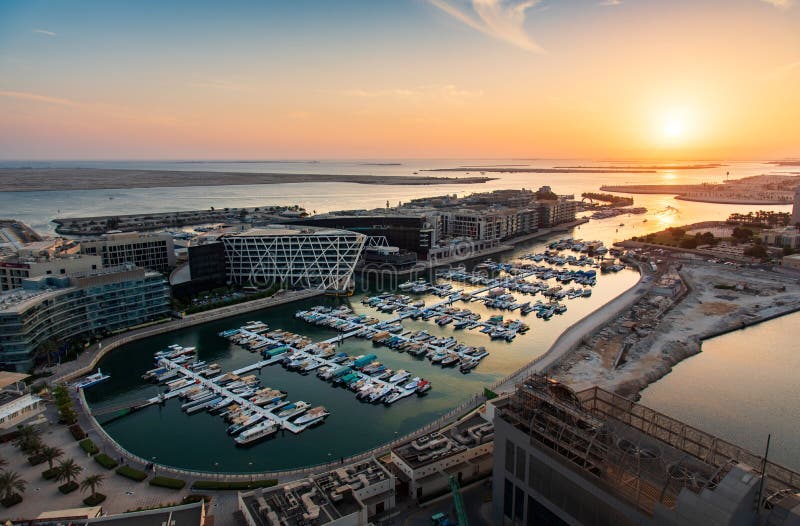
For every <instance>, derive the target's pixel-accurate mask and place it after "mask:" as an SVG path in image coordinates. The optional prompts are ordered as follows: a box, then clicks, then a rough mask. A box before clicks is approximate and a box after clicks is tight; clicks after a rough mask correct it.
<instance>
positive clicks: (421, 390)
mask: <svg viewBox="0 0 800 526" xmlns="http://www.w3.org/2000/svg"><path fill="white" fill-rule="evenodd" d="M430 389H431V383H430V382H429V381H428V380H420V382H419V385H417V394H418V395H422V394H425V393H427V392H428V391H430Z"/></svg>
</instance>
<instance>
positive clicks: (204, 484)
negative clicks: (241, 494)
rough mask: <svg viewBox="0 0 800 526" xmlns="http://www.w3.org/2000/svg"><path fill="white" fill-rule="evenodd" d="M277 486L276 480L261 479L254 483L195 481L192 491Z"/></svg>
mask: <svg viewBox="0 0 800 526" xmlns="http://www.w3.org/2000/svg"><path fill="white" fill-rule="evenodd" d="M276 484H278V481H277V480H276V479H262V480H254V481H252V482H251V481H247V480H242V481H235V482H221V481H216V480H196V481H195V482H194V484H192V489H221V490H225V489H230V490H242V489H250V488H271V487H272V486H275V485H276Z"/></svg>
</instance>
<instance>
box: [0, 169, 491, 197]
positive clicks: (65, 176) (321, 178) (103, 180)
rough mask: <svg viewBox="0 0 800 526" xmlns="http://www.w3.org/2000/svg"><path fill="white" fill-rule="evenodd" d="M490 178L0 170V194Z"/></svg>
mask: <svg viewBox="0 0 800 526" xmlns="http://www.w3.org/2000/svg"><path fill="white" fill-rule="evenodd" d="M492 179H493V178H491V177H430V176H424V175H422V176H420V175H409V176H385V175H326V174H285V173H284V174H282V173H243V172H198V171H188V170H187V171H169V170H113V169H100V168H36V169H18V168H0V192H31V191H44V190H95V189H112V188H155V187H181V186H223V185H224V186H228V185H252V184H279V183H358V184H383V185H431V184H477V183H485V182H487V181H491V180H492Z"/></svg>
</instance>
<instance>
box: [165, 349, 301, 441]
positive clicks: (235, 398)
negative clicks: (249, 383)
mask: <svg viewBox="0 0 800 526" xmlns="http://www.w3.org/2000/svg"><path fill="white" fill-rule="evenodd" d="M159 365H162V366H164V367H167V368H169V369H172V370H176V371H178V373H179V374H180V375H181V376H183V377H184V378H187V379H190V380H193V383H192V384H190V385H191V386H196V385H199V386H202V387H205V388H206V389H208V390H209V391H211V392H212V393H214V394H217V395H219V396H222V397H224V398H229V399H230V400H231V403H237V404H239V406H240V407H245V408H247V409H248V410H249V411H250V412H252V413H255V414H258V415H260V416H261V417H262V418H265V419H267V420H270V421H272V422H274V423H275V424H276V425H278V426H279V428H281V429H288V430H289V431H291V432H292V433H294V434H298V433H300V432H302V431H304V430H305V429H306V428H308V427H309V426H308V425H304V426H303V425H297V424H294V423H293V422H291V421H290V419H289V418H281V417H279V416H277V415H276V414H274V413H272V412H271V411H270V410H268V409H265V408H263V407H261V406H260V405H257V404H254V403H253V402H251V401H250V400H248V399H247V398H244V397H242V396H240V395H238V394H236V393H234V392H232V391H230V390H229V389H226V388H225V387H224V386H221V385H219V384H218V383H216V382H215V381H214V380H217V379H219V378H220V377H218V378H215V379H208V378H205V377H204V376H202V375H200V374H197V373H195V372H194V371H191V370H189V369H188V368H186V367H184V366H183V365H181V364H177V363H175V362H174V361H172V360H170V359H168V358H161V359H160V360H159ZM284 405H285V404H284ZM278 407H280V406H278ZM274 409H277V407H276V408H274Z"/></svg>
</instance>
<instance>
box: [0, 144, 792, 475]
mask: <svg viewBox="0 0 800 526" xmlns="http://www.w3.org/2000/svg"><path fill="white" fill-rule="evenodd" d="M698 162H702V161H698ZM612 164H613V166H620V165H621V163H620V162H619V161H614V162H613V163H611V162H609V161H602V160H586V159H581V160H575V159H436V160H429V159H416V160H408V159H399V160H394V159H380V160H373V159H365V160H314V161H304V160H300V161H191V160H181V161H150V162H142V161H136V162H133V161H131V162H120V161H113V162H112V161H92V162H77V161H70V162H30V161H25V162H2V163H0V167H22V166H25V167H32V168H37V167H94V168H130V169H159V170H176V171H193V170H196V171H219V172H269V173H284V174H286V183H285V184H276V185H243V186H225V185H220V186H204V187H181V188H143V189H125V190H73V191H58V192H6V193H0V217H3V218H14V219H19V220H22V221H24V222H26V223H28V224H29V225H31V226H32V227H33V228H35V229H36V230H37V231H40V232H43V233H49V234H53V233H54V228H55V225H54V224H53V223H52V220H53V219H56V218H65V217H86V216H92V215H106V214H126V213H142V212H164V211H172V210H199V209H208V208H210V207H212V206H213V207H215V208H223V207H231V208H233V207H253V206H264V205H300V206H302V207H304V208H305V209H306V210H307V211H308V212H309V213H323V212H329V211H332V210H352V209H364V208H366V209H371V208H384V207H386V206H395V205H397V204H398V203H402V202H407V201H409V200H411V199H415V198H420V197H427V196H433V195H453V194H455V195H458V196H464V195H468V194H470V193H473V192H484V191H491V190H497V189H509V188H531V189H537V188H539V187H541V186H550V187H551V188H552V189H553V191H555V192H556V193H558V194H574V195H575V196H576V197H578V198H579V197H580V194H581V193H583V192H594V191H598V189H599V188H600V186H602V185H604V184H691V183H703V182H709V183H719V182H722V181H724V180H725V179H726V178H731V179H733V178H741V177H746V176H751V175H760V174H765V173H779V172H780V171H781V170H780V168H779V167H776V166H774V165H770V164H768V163H767V162H756V161H751V162H721V163H720V164H721V165H722V166H718V167H713V168H704V169H676V168H662V169H658V170H656V171H655V172H654V173H605V174H598V173H576V172H563V173H546V174H540V173H493V172H488V171H487V172H486V173H485V175H486V176H488V177H494V178H495V179H494V180H492V181H489V182H487V183H483V184H459V183H456V184H447V185H424V186H406V185H403V186H392V185H362V184H354V183H337V182H331V183H292V182H291V180H292V174H308V173H318V174H328V175H337V174H361V175H370V174H373V175H390V176H392V175H394V176H402V175H412V174H414V173H415V172H416V173H417V174H419V175H423V174H425V175H433V176H442V177H444V176H447V177H465V176H467V175H469V176H475V175H480V172H481V171H484V170H481V168H487V167H497V166H509V165H513V167H514V168H524V167H531V168H554V167H563V166H610V165H612ZM624 164H625V166H627V167H634V166H637V165H639V164H647V165H651V164H654V163H650V162H646V163H637V162H634V161H631V162H628V163H624ZM691 164H695V162H693V163H691ZM455 167H468V168H465V169H463V170H461V171H455V172H452V171H448V172H425V171H424V170H430V169H437V168H455ZM221 177H224V175H221ZM632 197H633V198H634V205H635V206H643V207H646V208H647V209H648V212H647V213H646V214H644V215H635V216H618V217H615V218H609V219H604V220H597V221H595V220H593V221H591V222H589V223H586V224H583V225H581V226H580V227H577V228H575V229H574V230H573V231H571V232H566V233H563V234H560V235H558V236H555V237H575V238H582V239H587V240H593V239H599V240H602V241H604V242H605V243H606V244H607V245H610V244H611V243H613V242H616V241H621V240H624V239H628V238H630V237H631V236H637V235H644V234H646V233H649V232H654V231H659V230H662V229H664V228H666V227H669V226H677V225H683V224H687V223H696V222H701V221H714V220H724V219H725V218H727V217H728V215H730V214H731V213H734V212H739V213H747V212H748V211H755V210H774V211H789V210H790V207H789V206H750V205H728V204H708V203H696V202H689V201H680V200H676V199H674V196H673V195H634V196H632ZM545 241H547V240H541V241H536V242H532V243H528V244H526V245H523V246H520V247H518V248H517V250H516V251H515V252H513V253H511V254H506V255H504V256H503V258H513V257H515V256H518V255H521V254H523V253H526V252H532V251H539V250H542V249H543V248H544V246H545ZM637 279H638V277H637V275H636V274H635V273H634V272H633V271H630V270H626V271H623V272H620V273H618V274H609V275H603V276H601V279H599V280H598V284H597V286H596V287H595V288H594V294H593V295H592V297H591V298H586V299H578V300H573V301H570V302H568V308H569V309H568V311H567V313H566V314H564V315H563V316H558V317H555V318H553V319H552V320H550V321H548V322H544V321H542V320H538V319H533V320H532V321H530V322H529V323H530V325H531V327H532V330H531V331H530V332H529V333H528V334H527V335H524V336H520V337H518V338H517V339H516V340H515V341H514V342H512V343H502V344H498V343H490V342H489V339H488V338H487V337H485V335H482V334H479V333H470V334H466V335H464V334H456V336H457V337H458V338H459V340H462V341H465V342H467V343H471V344H475V345H479V344H480V345H485V346H486V347H487V349H488V350H489V351H490V352H491V355H490V356H489V357H487V358H486V359H485V360H484V361H483V362H482V363H481V365H480V366H479V367H478V368H477V369H475V370H473V371H472V372H471V373H470V374H468V375H462V374H461V373H460V372H458V370H457V369H442V368H440V367H434V366H431V365H430V364H429V363H428V362H422V361H418V360H415V359H414V358H412V357H410V356H408V355H406V354H400V353H396V352H393V351H390V350H388V349H385V348H382V347H373V346H372V345H371V344H368V343H367V342H363V341H359V340H350V341H347V342H345V343H344V344H343V346H342V350H343V351H346V352H348V353H350V354H366V353H374V354H376V355H377V356H378V360H380V361H382V362H384V363H385V364H386V365H387V366H388V367H391V368H394V369H397V368H406V369H408V370H410V371H411V372H412V373H414V374H415V375H419V376H423V377H425V378H427V379H430V380H431V381H432V383H433V386H434V388H433V389H432V390H431V391H430V392H429V394H428V395H427V396H425V397H420V398H416V397H415V398H414V399H405V400H402V401H401V402H398V403H396V404H393V405H392V406H390V407H384V406H373V405H369V404H363V403H360V402H358V401H357V400H356V399H355V397H354V395H353V394H352V393H351V392H349V391H345V390H343V389H337V388H332V387H331V386H329V385H328V384H326V383H325V382H322V381H320V380H319V379H317V378H316V377H315V375H313V374H311V375H309V376H301V375H298V374H296V373H292V372H287V371H285V370H283V369H282V368H280V367H279V366H273V367H269V368H266V369H264V370H263V371H262V372H261V373H260V374H261V378H262V385H265V386H270V387H275V388H279V389H282V390H285V391H287V392H288V393H289V399H292V400H304V401H307V402H309V403H310V404H312V405H325V406H326V407H327V408H328V410H329V411H330V412H331V416H330V417H328V419H327V420H326V421H325V423H324V424H323V425H320V426H318V427H315V428H312V429H309V430H307V431H305V432H303V433H301V434H300V435H296V436H295V435H292V434H291V433H288V432H285V434H280V435H278V436H277V437H275V438H274V439H271V440H269V441H266V442H263V443H261V444H258V445H256V446H254V447H252V448H248V449H241V448H236V447H235V445H234V444H233V441H232V440H231V438H230V437H229V436H227V435H226V433H225V426H224V424H223V422H222V421H221V419H219V418H218V417H215V416H210V415H208V414H206V413H200V414H196V415H192V416H187V415H186V414H184V413H183V412H181V411H180V409H179V408H178V406H177V402H175V401H172V402H171V403H167V404H166V405H165V406H164V407H152V408H148V409H146V410H143V411H141V412H138V413H134V414H132V415H129V416H126V417H124V418H121V419H118V420H115V421H113V422H110V423H108V424H106V425H105V429H106V430H107V432H108V433H109V434H110V435H111V436H113V437H114V438H115V439H116V440H117V441H119V443H120V444H122V445H123V446H124V447H126V448H127V449H129V450H130V451H132V452H133V453H135V454H137V455H139V456H142V457H144V458H148V459H151V460H152V461H154V462H157V463H162V464H167V465H171V466H175V467H180V468H185V469H196V470H208V471H224V472H241V471H245V472H248V471H249V472H262V471H272V470H284V469H293V468H297V467H302V466H308V465H313V464H320V463H326V462H336V461H337V460H339V459H341V458H343V457H347V456H349V455H352V454H357V453H360V452H362V451H366V450H369V449H371V448H373V447H375V446H377V445H379V444H381V443H383V442H386V441H389V440H393V439H395V438H397V437H400V436H403V435H404V434H406V433H408V432H410V431H412V430H413V429H415V428H417V427H419V426H421V425H424V424H426V423H429V422H431V421H434V420H436V419H437V418H438V417H439V416H441V415H442V414H444V413H446V412H447V411H449V410H450V409H452V408H453V407H456V406H457V405H459V404H460V403H461V402H463V401H464V400H466V399H467V398H469V397H470V396H472V395H474V394H475V393H478V392H481V391H482V389H483V387H485V386H486V385H490V384H491V383H493V382H494V381H496V380H497V379H499V378H502V377H504V376H505V375H507V374H509V373H510V372H512V371H514V370H516V369H517V368H518V367H519V366H521V365H522V364H524V363H526V362H528V361H530V360H532V359H533V358H535V357H536V356H538V355H540V354H542V353H543V352H545V351H546V350H547V348H548V347H549V346H550V345H551V344H552V342H553V341H554V340H555V339H556V338H557V337H558V335H559V334H560V333H561V332H562V331H563V330H564V329H565V328H566V327H568V326H569V325H570V324H571V323H574V322H575V321H577V320H578V319H580V317H582V316H585V315H586V314H588V313H589V312H591V311H592V310H594V309H597V308H602V305H603V304H605V303H607V302H608V301H610V300H611V299H612V298H613V297H615V296H616V295H618V294H620V293H622V292H624V291H625V290H627V289H628V288H629V287H631V286H633V284H634V283H635V282H636V280H637ZM369 292H370V291H359V292H358V293H357V294H356V295H354V296H353V297H350V298H330V297H325V298H321V299H314V300H307V301H305V302H301V303H298V304H292V305H288V306H283V307H277V308H274V309H269V310H265V311H261V312H255V313H250V314H247V315H243V316H239V317H236V318H228V319H226V320H222V321H219V322H214V323H210V324H207V325H204V326H201V327H196V328H192V329H186V330H183V331H178V332H173V333H169V334H166V335H161V336H157V337H153V338H150V339H146V340H140V341H138V342H136V343H133V344H130V345H128V346H126V347H124V348H121V349H119V350H117V351H114V352H112V353H110V354H109V355H108V356H107V357H106V358H104V359H103V361H102V362H101V364H100V365H101V367H102V368H103V370H104V371H105V372H107V373H109V374H110V375H111V376H112V379H111V380H109V381H107V382H105V383H103V384H99V385H97V386H95V387H92V388H91V389H89V390H87V398H88V400H89V402H90V404H92V405H93V406H97V407H101V406H104V405H114V404H119V403H121V402H123V401H126V400H136V399H140V398H143V397H148V396H152V395H153V394H155V392H156V388H155V386H153V385H151V384H147V383H145V382H143V381H142V380H141V379H140V375H141V373H143V372H144V371H146V370H147V369H149V368H151V367H152V366H151V363H152V354H153V352H155V351H157V350H159V349H162V348H164V347H166V346H167V345H169V344H172V343H178V344H181V345H193V346H196V347H197V348H198V351H199V354H200V357H201V359H204V360H213V361H217V362H219V363H220V364H221V365H222V366H223V369H224V370H230V369H235V368H237V367H241V366H243V365H246V364H248V363H252V362H253V361H255V360H256V357H255V355H252V354H250V353H248V352H246V351H244V350H243V349H240V348H237V347H235V346H233V345H232V344H230V343H229V342H228V341H227V340H224V339H223V338H221V337H219V336H218V335H217V333H218V332H220V331H222V330H225V329H230V328H234V327H238V326H240V325H242V324H243V323H244V322H246V321H249V320H255V319H258V320H263V321H265V322H267V323H269V324H270V326H271V327H274V328H282V329H286V330H291V331H294V332H297V333H301V334H305V335H308V336H310V337H312V338H314V339H325V338H329V337H331V336H333V335H334V334H333V333H332V332H331V331H329V330H324V329H320V328H316V327H311V326H309V325H307V324H305V323H303V322H301V321H298V320H295V318H294V317H293V313H294V311H295V310H297V309H299V308H306V307H310V306H313V305H317V304H321V303H331V304H338V303H347V304H349V305H350V306H351V307H352V308H354V309H355V310H356V311H357V312H365V313H368V314H370V315H373V314H375V311H371V310H369V309H367V308H366V307H363V306H362V305H361V303H360V301H359V300H360V299H361V297H363V294H368V293H369ZM422 299H427V300H428V303H430V302H431V301H432V300H433V299H432V298H424V297H423V298H422ZM474 305H476V304H475V303H471V304H470V305H469V307H470V308H472V309H477V308H476V307H474ZM482 314H484V317H486V315H488V311H487V312H486V313H483V312H482ZM797 321H800V318H798V315H793V316H789V317H786V318H782V319H779V320H775V321H770V322H767V323H764V324H762V325H759V326H757V327H754V328H751V329H746V330H744V331H740V332H737V333H733V334H730V335H727V336H722V337H719V338H715V339H714V340H710V341H708V342H705V343H704V345H703V351H704V352H702V353H701V354H699V355H697V356H694V357H692V358H690V359H689V360H686V361H685V362H683V363H681V364H678V365H677V366H676V367H675V368H674V370H673V372H671V373H670V374H669V375H667V376H666V377H665V378H664V379H662V380H660V381H658V382H656V383H655V384H653V385H652V386H651V387H649V388H648V389H646V390H645V391H644V393H643V397H642V402H643V403H644V404H645V405H649V406H650V407H653V408H654V409H656V410H659V411H663V412H666V413H667V414H669V415H671V416H674V417H676V418H679V419H683V420H686V421H688V422H690V423H695V424H697V425H698V426H699V427H701V428H702V429H704V430H706V431H708V432H710V433H713V434H716V435H718V436H720V437H722V438H725V439H727V440H732V441H734V442H736V443H739V444H741V445H743V446H744V447H747V448H749V449H751V450H753V451H761V450H762V449H763V447H764V443H765V440H766V434H767V433H768V432H772V434H773V447H772V449H771V454H770V458H771V459H773V460H774V461H776V462H778V463H783V464H785V465H787V466H789V467H792V468H794V469H798V470H800V445H799V442H800V441H798V439H797V437H796V426H795V425H794V423H796V422H797V421H798V419H799V418H800V409H799V408H800V404H798V402H800V399H799V397H800V384H798V383H797V382H796V381H795V380H794V378H793V376H796V375H793V374H791V372H792V371H796V370H797V369H796V367H790V366H787V361H788V363H791V360H792V359H793V357H796V356H799V355H798V353H797V351H800V344H799V343H798V342H797V340H796V339H795V338H793V337H792V335H793V332H794V331H792V330H790V328H791V327H794V326H796V324H797ZM417 325H418V326H417ZM409 328H419V329H421V328H426V329H428V330H429V332H436V331H439V330H441V332H442V334H452V333H453V329H452V328H444V329H439V328H438V327H437V326H435V325H433V324H431V323H424V322H418V323H417V322H413V323H410V324H409ZM765 341H769V346H768V349H767V348H765V346H764V345H763V342H765ZM732 349H733V350H732ZM795 361H796V360H795ZM756 372H757V373H758V374H755V373H756ZM748 379H749V381H747V380H748Z"/></svg>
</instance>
